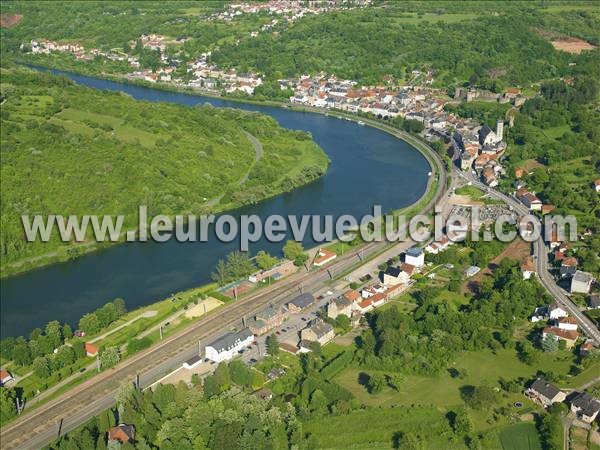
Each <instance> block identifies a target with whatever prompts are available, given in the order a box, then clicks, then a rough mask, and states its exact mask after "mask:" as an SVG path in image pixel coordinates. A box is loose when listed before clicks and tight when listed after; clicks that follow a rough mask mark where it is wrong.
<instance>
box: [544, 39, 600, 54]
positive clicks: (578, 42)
mask: <svg viewBox="0 0 600 450" xmlns="http://www.w3.org/2000/svg"><path fill="white" fill-rule="evenodd" d="M550 43H551V44H552V46H553V47H554V48H555V49H556V50H560V51H563V52H567V53H575V54H577V55H579V54H580V53H581V52H584V51H587V50H594V49H595V48H596V46H595V45H592V44H590V43H589V42H586V41H584V40H582V39H577V38H561V39H555V40H553V41H550Z"/></svg>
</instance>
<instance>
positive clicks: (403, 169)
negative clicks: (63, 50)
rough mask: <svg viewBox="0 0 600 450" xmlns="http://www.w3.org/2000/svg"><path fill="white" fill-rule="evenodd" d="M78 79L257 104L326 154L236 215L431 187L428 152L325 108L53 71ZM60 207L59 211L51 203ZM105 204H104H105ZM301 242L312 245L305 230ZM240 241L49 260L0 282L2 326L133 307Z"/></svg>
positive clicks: (0, 331) (144, 94)
mask: <svg viewBox="0 0 600 450" xmlns="http://www.w3.org/2000/svg"><path fill="white" fill-rule="evenodd" d="M53 72H54V73H57V74H61V75H65V76H68V77H69V78H71V79H72V80H74V81H75V82H77V83H79V84H81V85H85V86H89V87H93V88H97V89H110V90H113V91H122V92H125V93H127V94H129V95H131V96H132V97H134V98H136V99H139V100H146V101H155V102H173V103H179V104H183V105H188V106H193V105H196V104H198V103H211V104H212V105H214V106H220V107H233V108H241V109H245V110H251V111H259V112H262V113H264V114H268V115H270V116H272V117H274V118H275V119H276V120H277V121H278V122H279V123H280V124H281V125H282V126H283V127H286V128H289V129H299V130H305V131H308V132H310V133H312V136H313V138H314V140H315V141H316V142H317V143H318V144H319V145H320V146H321V147H322V148H323V149H324V150H325V152H326V153H327V155H328V156H329V158H330V160H331V165H330V167H329V170H328V172H327V174H326V175H325V176H324V177H322V178H321V179H319V180H318V181H316V182H314V183H311V184H309V185H307V186H304V187H301V188H299V189H296V190H294V191H293V192H289V193H285V194H282V195H278V196H277V197H273V198H271V199H268V200H265V201H263V202H261V203H259V204H257V205H252V206H248V207H244V208H240V209H239V210H236V211H234V213H233V214H234V215H236V216H239V215H240V214H257V215H259V216H260V217H263V218H265V217H267V216H269V215H272V214H281V215H288V214H295V215H302V214H319V215H325V214H331V215H333V216H334V217H339V216H341V215H343V214H351V215H353V216H355V217H361V216H363V215H365V214H368V213H372V210H373V206H374V205H381V207H382V209H383V211H384V212H388V211H391V210H394V209H399V208H402V207H404V206H407V205H410V204H411V203H413V202H415V201H416V200H418V199H419V198H420V197H421V196H422V195H423V193H424V192H425V189H426V187H427V179H428V172H429V171H430V170H431V169H430V167H429V164H428V162H427V160H426V159H425V157H424V156H423V155H422V154H421V153H420V152H419V151H417V150H416V149H414V148H413V147H411V146H410V145H409V144H407V143H405V142H404V141H401V140H399V139H396V138H395V137H393V136H391V135H389V134H387V133H385V132H383V131H380V130H377V129H375V128H371V127H369V126H360V125H358V124H357V123H355V122H352V121H348V120H342V119H338V118H335V117H332V116H325V115H322V114H315V113H305V112H298V111H293V110H290V109H285V108H277V107H271V106H263V105H255V104H246V103H238V102H231V101H227V100H223V99H216V98H210V97H202V96H196V95H190V94H184V93H175V92H168V91H163V90H159V89H152V88H147V87H140V86H133V85H127V84H121V83H116V82H112V81H107V80H101V79H96V78H91V77H86V76H81V75H76V74H72V73H67V72H61V71H53ZM56 213H57V214H60V211H56ZM106 213H110V212H109V211H107V212H106ZM304 243H305V245H307V246H310V245H314V243H313V242H311V239H310V238H309V237H307V239H305V242H304ZM282 245H283V242H282V243H271V242H268V241H266V240H261V241H259V242H257V243H255V244H253V245H251V247H250V250H251V252H252V253H256V252H257V251H258V250H261V249H264V250H267V251H269V252H271V253H272V254H274V255H278V256H279V255H280V254H281V250H280V249H281V247H282ZM238 246H239V243H238V242H235V241H234V242H230V243H222V242H219V241H217V240H215V239H211V240H209V241H208V242H203V243H199V242H195V243H179V242H177V241H176V240H175V239H172V240H170V241H168V242H166V243H155V242H145V243H139V242H136V243H125V244H121V245H116V246H113V247H111V248H108V249H104V250H101V251H98V252H95V253H91V254H88V255H84V256H82V257H80V258H78V259H76V260H74V261H69V262H65V263H60V264H55V265H52V266H49V267H45V268H42V269H39V270H34V271H31V272H28V273H25V274H22V275H17V276H14V277H10V278H7V279H4V280H2V281H1V283H0V289H1V303H0V335H1V336H2V337H6V336H17V335H21V334H23V335H28V334H29V332H30V331H31V330H32V329H33V328H35V327H43V326H44V325H45V324H46V323H47V322H49V321H50V320H59V321H61V322H67V323H71V324H72V325H76V324H77V321H78V320H79V318H80V317H81V316H82V315H83V314H85V313H86V312H90V311H93V310H94V309H96V308H97V307H99V306H101V305H102V304H104V303H106V302H107V301H110V300H112V299H114V298H116V297H121V298H123V299H125V301H126V304H127V307H128V308H129V309H133V308H136V307H139V306H143V305H147V304H149V303H151V302H153V301H156V300H159V299H161V298H164V297H167V296H168V295H170V294H171V293H174V292H177V291H181V290H184V289H188V288H191V287H194V286H198V285H201V284H203V283H206V282H208V281H209V280H210V273H211V272H212V271H213V269H214V267H215V264H216V262H217V261H218V260H219V259H220V258H223V257H225V256H226V255H227V254H228V253H229V252H231V251H232V250H234V249H235V248H237V247H238Z"/></svg>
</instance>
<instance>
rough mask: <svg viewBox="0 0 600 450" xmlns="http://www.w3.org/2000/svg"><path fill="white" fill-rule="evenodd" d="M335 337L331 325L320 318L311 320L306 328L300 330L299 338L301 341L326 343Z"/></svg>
mask: <svg viewBox="0 0 600 450" xmlns="http://www.w3.org/2000/svg"><path fill="white" fill-rule="evenodd" d="M334 337H335V332H334V330H333V326H332V325H331V324H329V323H327V322H324V321H323V320H322V319H314V320H312V321H311V322H310V323H309V324H308V326H307V327H306V328H304V329H303V330H302V331H300V339H301V340H303V341H311V342H314V341H316V342H318V343H319V344H321V345H325V344H327V343H328V342H329V341H330V340H332V339H333V338H334Z"/></svg>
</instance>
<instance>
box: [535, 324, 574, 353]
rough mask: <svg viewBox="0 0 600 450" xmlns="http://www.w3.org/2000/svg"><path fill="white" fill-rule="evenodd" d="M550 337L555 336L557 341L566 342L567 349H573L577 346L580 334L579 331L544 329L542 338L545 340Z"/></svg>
mask: <svg viewBox="0 0 600 450" xmlns="http://www.w3.org/2000/svg"><path fill="white" fill-rule="evenodd" d="M548 335H552V336H554V339H556V340H557V341H565V342H566V344H567V348H571V347H573V346H574V345H575V342H577V339H579V333H578V332H577V331H574V330H563V329H562V328H558V327H546V328H544V330H543V331H542V337H543V338H544V339H545V338H546V336H548Z"/></svg>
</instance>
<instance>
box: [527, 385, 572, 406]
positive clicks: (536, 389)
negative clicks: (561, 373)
mask: <svg viewBox="0 0 600 450" xmlns="http://www.w3.org/2000/svg"><path fill="white" fill-rule="evenodd" d="M525 395H527V397H529V398H530V399H532V400H534V401H537V402H539V403H541V404H542V405H543V406H544V407H547V406H550V405H552V404H553V403H557V402H563V401H564V400H565V398H567V395H566V394H565V393H564V392H562V391H561V390H560V389H558V388H557V387H556V386H554V385H553V384H552V383H549V382H548V381H546V380H544V379H543V378H538V379H537V380H535V381H534V382H533V384H532V385H531V386H529V388H527V390H525Z"/></svg>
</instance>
